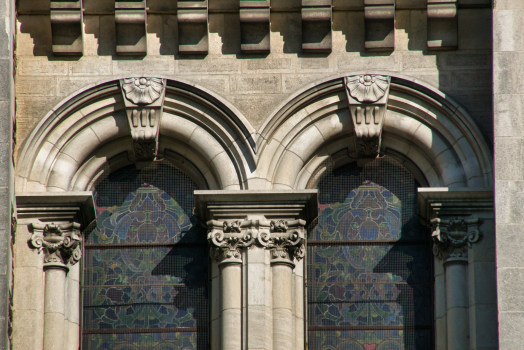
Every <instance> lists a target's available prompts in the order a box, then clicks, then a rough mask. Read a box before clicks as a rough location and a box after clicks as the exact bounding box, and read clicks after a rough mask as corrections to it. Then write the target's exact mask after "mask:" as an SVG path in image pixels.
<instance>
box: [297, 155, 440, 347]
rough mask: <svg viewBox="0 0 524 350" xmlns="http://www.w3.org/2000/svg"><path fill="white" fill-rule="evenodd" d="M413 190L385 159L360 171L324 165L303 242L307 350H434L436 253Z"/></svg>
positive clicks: (399, 167)
mask: <svg viewBox="0 0 524 350" xmlns="http://www.w3.org/2000/svg"><path fill="white" fill-rule="evenodd" d="M417 187H418V184H417V182H416V180H415V179H414V177H413V175H412V174H411V173H409V172H408V171H407V170H406V169H405V168H404V167H403V166H402V165H401V164H400V163H399V162H398V161H396V160H395V159H392V158H390V157H387V156H386V157H383V158H379V159H375V160H374V161H372V162H370V163H367V164H366V165H365V166H364V167H362V168H358V167H357V166H356V163H350V164H345V165H343V166H340V167H338V168H336V169H335V167H334V165H333V161H331V160H330V161H329V163H328V164H327V169H326V170H325V171H324V173H323V174H322V175H321V176H320V178H319V181H318V185H317V188H318V190H319V214H320V216H319V219H318V224H317V225H316V227H315V228H314V229H313V231H312V232H311V234H310V236H309V239H308V260H307V264H308V271H307V306H308V313H307V317H308V343H309V349H345V350H385V349H387V350H390V349H394V350H397V349H398V350H401V349H406V350H414V349H417V350H428V349H433V348H434V345H433V344H434V340H433V254H432V252H431V244H430V237H429V235H428V230H427V229H426V228H425V227H424V226H422V225H421V224H420V223H419V222H418V218H417V213H416V209H417V208H416V207H417Z"/></svg>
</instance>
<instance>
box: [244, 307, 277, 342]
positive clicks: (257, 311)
mask: <svg viewBox="0 0 524 350" xmlns="http://www.w3.org/2000/svg"><path fill="white" fill-rule="evenodd" d="M272 320H273V316H272V313H271V308H268V307H265V306H249V307H248V310H247V333H248V334H249V336H248V339H247V343H248V349H271V345H272V342H273V337H272V333H273V329H272Z"/></svg>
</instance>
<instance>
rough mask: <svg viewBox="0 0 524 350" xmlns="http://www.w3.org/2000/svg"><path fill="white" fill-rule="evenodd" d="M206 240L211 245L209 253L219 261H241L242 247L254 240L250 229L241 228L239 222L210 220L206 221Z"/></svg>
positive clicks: (247, 245)
mask: <svg viewBox="0 0 524 350" xmlns="http://www.w3.org/2000/svg"><path fill="white" fill-rule="evenodd" d="M207 227H208V234H207V240H208V242H209V245H210V246H211V249H210V254H211V257H212V258H213V259H216V260H217V261H218V262H220V263H225V262H236V263H241V262H242V248H246V247H249V246H250V245H252V244H253V243H254V241H255V236H254V233H253V232H252V231H249V230H244V232H242V230H241V222H240V221H238V220H233V221H217V220H210V221H208V222H207Z"/></svg>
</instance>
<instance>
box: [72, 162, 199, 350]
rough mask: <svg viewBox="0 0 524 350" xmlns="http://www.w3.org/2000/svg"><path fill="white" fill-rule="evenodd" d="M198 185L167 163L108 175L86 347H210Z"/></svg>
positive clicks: (91, 248) (98, 194)
mask: <svg viewBox="0 0 524 350" xmlns="http://www.w3.org/2000/svg"><path fill="white" fill-rule="evenodd" d="M196 189H198V188H197V186H196V185H195V183H194V182H193V181H192V180H191V179H190V178H189V177H188V176H186V175H185V174H184V173H182V172H181V171H180V170H179V169H177V168H176V167H173V166H171V165H169V164H168V163H167V162H165V161H164V162H154V163H152V164H151V165H150V166H148V167H146V168H144V169H141V170H137V169H136V168H135V166H128V167H125V168H122V169H119V170H117V171H116V172H114V173H112V174H111V175H109V176H108V177H106V178H105V179H103V180H101V181H100V182H99V184H98V185H97V186H96V191H95V192H94V197H95V204H96V212H97V219H96V221H95V222H93V223H92V224H91V225H90V226H89V227H88V228H87V230H86V232H85V237H86V240H85V247H84V258H83V262H84V265H83V281H82V295H83V335H82V337H83V339H82V342H83V349H84V350H99V349H137V350H146V349H148V350H149V349H162V350H170V349H206V348H207V345H208V333H209V328H208V325H209V296H208V294H209V278H208V266H209V260H208V259H209V258H208V256H209V255H208V248H207V242H206V233H205V231H204V230H203V229H202V228H201V227H200V225H197V223H196V219H195V217H194V216H193V209H194V197H193V191H194V190H196Z"/></svg>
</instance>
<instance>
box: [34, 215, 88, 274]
mask: <svg viewBox="0 0 524 350" xmlns="http://www.w3.org/2000/svg"><path fill="white" fill-rule="evenodd" d="M32 227H33V234H32V236H31V238H30V240H29V243H30V244H31V246H32V247H33V248H36V249H38V252H39V253H41V252H42V251H43V252H44V268H49V267H59V268H64V269H66V270H67V269H68V266H71V265H74V264H76V263H77V262H78V261H80V258H81V257H82V238H81V236H80V233H79V232H80V231H79V229H80V224H78V223H71V224H68V225H56V224H44V225H40V224H33V225H32Z"/></svg>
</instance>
